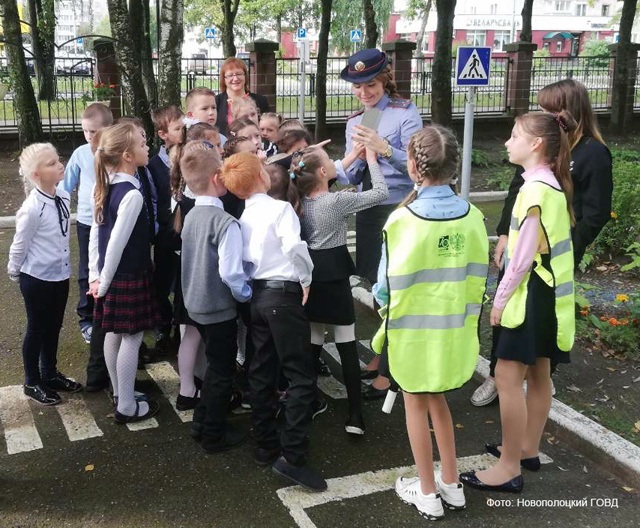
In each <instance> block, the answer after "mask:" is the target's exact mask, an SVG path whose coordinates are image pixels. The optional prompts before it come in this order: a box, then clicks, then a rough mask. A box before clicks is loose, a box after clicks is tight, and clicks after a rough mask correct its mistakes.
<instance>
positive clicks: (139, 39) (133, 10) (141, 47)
mask: <svg viewBox="0 0 640 528" xmlns="http://www.w3.org/2000/svg"><path fill="white" fill-rule="evenodd" d="M129 19H130V20H131V28H132V30H133V28H136V29H137V28H140V30H139V31H135V30H134V31H132V33H133V37H134V38H135V42H136V48H137V50H138V53H139V55H140V69H141V71H142V81H143V82H144V89H145V91H146V92H147V98H148V99H149V103H150V104H151V105H152V106H156V105H157V102H158V91H157V88H156V78H155V75H154V73H153V55H152V53H151V35H150V29H149V24H150V14H149V0H129Z"/></svg>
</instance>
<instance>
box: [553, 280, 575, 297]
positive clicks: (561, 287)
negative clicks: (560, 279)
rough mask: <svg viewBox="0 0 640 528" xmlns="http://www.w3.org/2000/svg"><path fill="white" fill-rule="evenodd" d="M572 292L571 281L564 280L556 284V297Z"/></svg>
mask: <svg viewBox="0 0 640 528" xmlns="http://www.w3.org/2000/svg"><path fill="white" fill-rule="evenodd" d="M572 293H573V281H571V282H564V283H562V284H558V285H557V286H556V297H564V296H565V295H571V294H572Z"/></svg>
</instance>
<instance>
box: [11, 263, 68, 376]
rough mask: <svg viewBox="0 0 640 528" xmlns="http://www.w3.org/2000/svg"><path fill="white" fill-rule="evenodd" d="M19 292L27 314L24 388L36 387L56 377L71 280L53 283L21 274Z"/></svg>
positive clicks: (24, 347)
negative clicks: (59, 345) (43, 381)
mask: <svg viewBox="0 0 640 528" xmlns="http://www.w3.org/2000/svg"><path fill="white" fill-rule="evenodd" d="M20 292H21V293H22V297H23V298H24V306H25V308H26V311H27V331H26V332H25V334H24V341H23V342H22V360H23V362H24V377H25V385H37V384H38V383H40V382H41V381H42V380H43V379H44V380H46V379H49V378H52V377H54V376H55V375H56V364H57V355H58V339H59V337H60V329H61V328H62V320H63V319H64V310H65V308H66V306H67V299H68V297H69V279H65V280H63V281H56V282H50V281H44V280H40V279H36V278H35V277H32V276H31V275H27V274H26V273H21V274H20Z"/></svg>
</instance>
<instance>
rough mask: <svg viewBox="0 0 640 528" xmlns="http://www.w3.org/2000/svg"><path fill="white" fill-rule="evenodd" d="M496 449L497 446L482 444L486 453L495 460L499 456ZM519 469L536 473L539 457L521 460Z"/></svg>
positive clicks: (538, 467)
mask: <svg viewBox="0 0 640 528" xmlns="http://www.w3.org/2000/svg"><path fill="white" fill-rule="evenodd" d="M498 447H499V444H484V448H485V449H486V450H487V453H489V454H490V455H493V456H494V457H496V458H500V455H501V453H500V451H499V450H498ZM520 467H523V468H524V469H528V470H529V471H538V470H539V469H540V457H531V458H523V459H521V460H520Z"/></svg>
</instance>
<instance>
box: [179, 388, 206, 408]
mask: <svg viewBox="0 0 640 528" xmlns="http://www.w3.org/2000/svg"><path fill="white" fill-rule="evenodd" d="M196 394H197V391H196ZM199 401H200V398H198V397H196V396H193V397H189V396H183V395H182V394H178V397H177V398H176V409H178V410H179V411H188V410H190V409H195V408H196V405H198V402H199Z"/></svg>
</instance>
